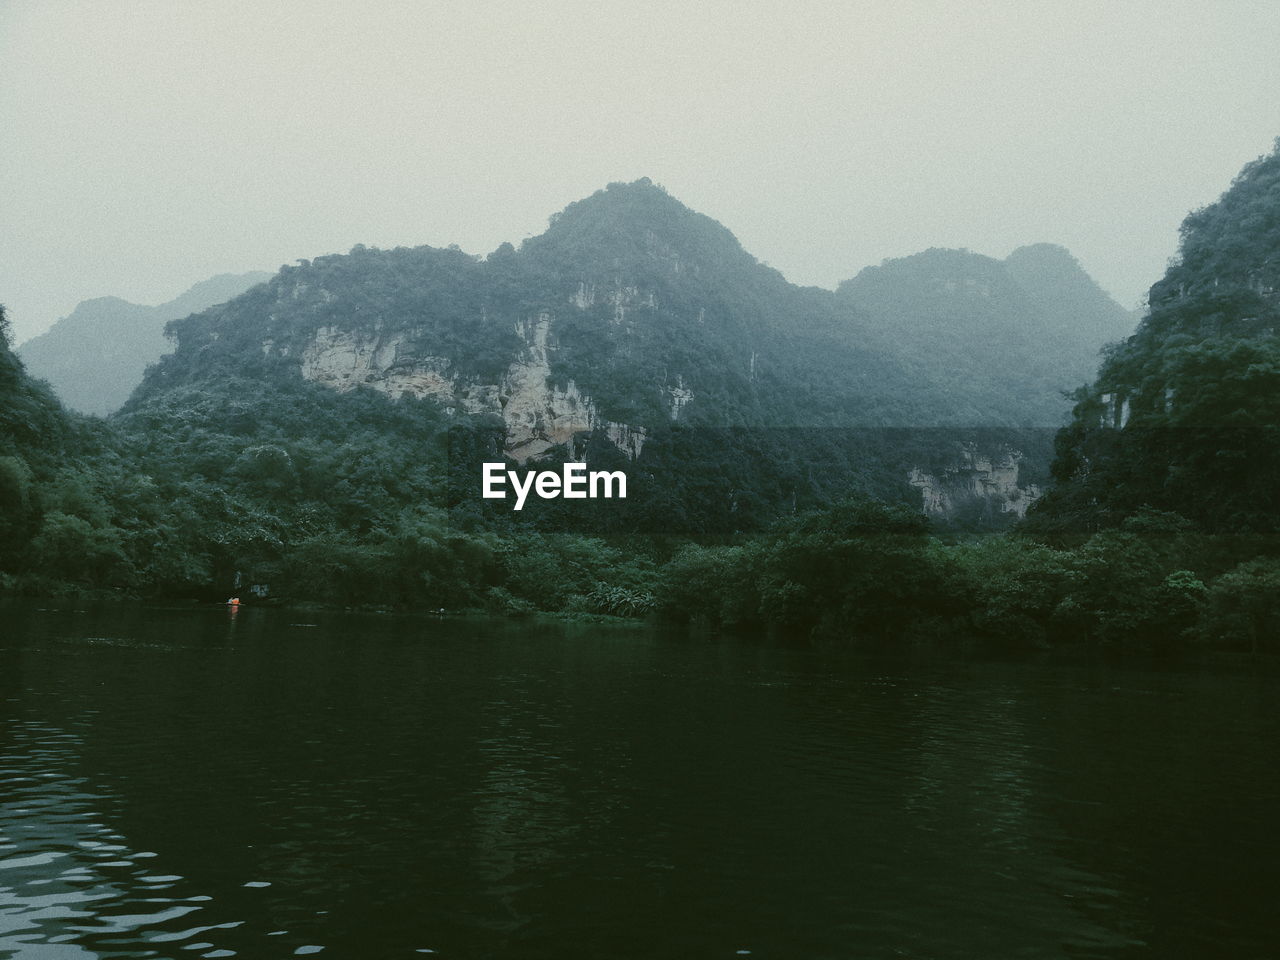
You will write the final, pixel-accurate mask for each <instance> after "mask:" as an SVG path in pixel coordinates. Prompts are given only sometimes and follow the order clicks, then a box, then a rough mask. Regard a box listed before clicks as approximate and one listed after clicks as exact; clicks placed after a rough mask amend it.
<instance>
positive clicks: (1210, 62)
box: [0, 0, 1280, 341]
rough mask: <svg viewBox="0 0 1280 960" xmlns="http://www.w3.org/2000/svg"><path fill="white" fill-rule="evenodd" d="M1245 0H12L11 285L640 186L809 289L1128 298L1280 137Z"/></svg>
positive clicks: (26, 293) (468, 227)
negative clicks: (1188, 219) (1042, 249)
mask: <svg viewBox="0 0 1280 960" xmlns="http://www.w3.org/2000/svg"><path fill="white" fill-rule="evenodd" d="M1278 48H1280V5H1277V4H1276V3H1274V2H1270V0H1263V2H1223V3H1216V4H1203V3H1193V2H1182V0H1179V2H1169V0H1162V2H1129V3H1124V4H1114V3H1110V2H1060V3H1034V2H1023V0H1019V2H1010V3H971V4H960V3H924V2H911V3H907V2H902V0H882V2H857V3H846V2H831V3H807V4H800V5H793V4H782V3H754V4H744V3H701V4H698V5H696V6H691V5H684V4H674V3H670V4H668V3H658V4H618V3H610V2H605V3H600V2H596V3H569V2H555V3H542V4H537V5H534V4H515V3H511V4H501V3H483V4H481V3H467V4H457V3H453V4H447V3H417V2H385V0H375V2H363V3H349V2H348V3H337V2H330V0H324V2H309V3H278V4H271V5H263V4H261V3H256V2H239V0H210V2H208V3H204V4H201V5H198V6H197V5H194V4H174V3H171V2H164V0H131V2H128V3H117V4H106V3H101V2H91V0H83V2H76V0H16V2H15V0H11V2H0V129H3V130H4V147H3V150H2V151H0V196H3V198H4V200H3V203H4V218H3V223H4V230H3V233H2V234H0V302H4V303H6V304H7V305H8V307H9V310H10V315H11V319H12V321H13V326H14V332H15V335H16V339H17V340H18V341H22V340H24V339H26V338H28V337H31V336H33V335H35V334H37V333H39V332H41V331H42V330H43V329H45V328H46V327H48V326H49V325H50V324H51V323H52V322H53V321H54V320H56V319H57V318H58V317H59V316H63V315H65V314H67V313H69V312H70V311H71V309H72V308H73V307H74V306H75V304H76V303H77V302H79V301H80V300H83V299H86V298H89V297H94V296H103V295H116V296H121V297H124V298H126V299H130V300H133V301H135V302H139V303H158V302H161V301H163V300H167V299H170V298H172V297H174V296H175V295H177V294H178V293H180V292H181V291H182V290H184V289H186V288H187V287H189V286H190V285H191V284H193V283H195V282H197V281H199V280H202V279H205V278H207V277H209V276H212V275H214V274H217V273H224V272H242V271H247V270H253V269H268V270H270V269H275V268H276V267H278V266H279V265H280V264H282V263H289V262H293V261H294V260H296V259H298V258H302V257H314V256H317V255H321V254H325V253H332V252H344V251H346V250H348V249H349V248H350V247H351V246H353V245H354V244H356V243H364V244H367V245H371V246H382V247H390V246H396V245H401V244H403V245H417V244H424V243H426V244H432V245H434V246H445V245H447V244H450V243H457V244H459V245H460V246H461V247H462V248H463V249H464V250H467V251H468V252H471V253H477V254H484V253H487V252H489V251H491V250H493V249H494V248H495V247H497V246H498V245H499V244H500V243H502V242H503V241H506V240H510V241H512V242H514V243H517V244H518V243H519V241H520V240H521V239H522V238H524V237H526V236H529V235H532V234H537V233H540V232H541V231H542V230H543V229H544V227H545V225H546V219H547V217H548V216H549V215H550V214H552V213H554V212H555V211H558V210H560V209H561V208H562V207H563V206H564V205H565V204H567V203H569V202H571V201H573V200H575V199H578V198H580V197H583V196H586V195H588V194H590V193H592V192H593V191H595V190H597V189H599V188H600V187H603V186H604V185H605V184H606V183H608V182H610V181H616V180H634V179H636V178H638V177H642V176H648V177H651V178H652V179H653V180H654V181H655V182H657V183H661V184H663V185H664V186H665V187H666V188H667V189H668V190H669V191H670V192H671V193H672V194H673V195H674V196H676V197H677V198H679V199H680V200H681V201H682V202H684V203H685V204H686V205H688V206H690V207H692V208H693V209H695V210H698V211H700V212H702V213H705V214H707V215H709V216H711V217H714V218H715V219H717V220H719V221H720V222H721V223H723V224H724V225H725V226H727V227H728V228H729V229H730V230H732V231H733V232H734V233H735V234H736V235H737V237H738V238H739V240H740V241H741V242H742V244H743V245H744V246H745V247H746V249H747V250H749V251H750V252H751V253H753V254H754V255H755V256H757V257H759V258H760V259H762V260H764V261H766V262H768V263H769V264H771V265H772V266H774V267H776V268H778V269H779V270H781V271H782V272H783V273H784V274H785V275H786V277H787V278H788V279H789V280H791V281H793V282H795V283H801V284H816V285H821V286H826V287H833V286H835V284H836V283H838V282H839V281H840V280H842V279H846V278H848V277H851V276H853V275H854V274H856V273H857V272H858V271H859V270H860V269H861V268H862V267H864V266H867V265H869V264H874V263H879V262H880V261H881V260H883V259H884V258H886V257H897V256H905V255H907V254H911V253H914V252H917V251H919V250H922V249H925V248H927V247H931V246H955V247H961V246H963V247H968V248H970V249H973V250H976V251H978V252H981V253H986V254H989V255H992V256H998V257H1003V256H1005V255H1006V254H1008V253H1009V251H1010V250H1012V249H1013V248H1015V247H1017V246H1019V245H1022V244H1027V243H1034V242H1039V241H1048V242H1053V243H1060V244H1062V245H1064V246H1066V247H1067V248H1069V249H1070V250H1071V252H1072V253H1073V254H1075V255H1076V257H1078V258H1079V259H1080V260H1081V262H1082V264H1083V266H1084V267H1085V269H1086V270H1088V271H1089V272H1090V273H1091V274H1092V275H1093V276H1094V277H1095V278H1096V279H1097V280H1098V281H1099V282H1100V283H1101V284H1102V285H1103V286H1104V287H1105V288H1106V289H1107V290H1108V291H1109V292H1110V293H1112V294H1113V295H1114V296H1115V297H1116V298H1117V299H1118V300H1119V301H1120V302H1121V303H1122V304H1123V305H1125V306H1126V307H1132V306H1134V305H1136V303H1137V302H1138V301H1139V299H1140V297H1141V296H1142V295H1143V293H1144V292H1145V290H1146V288H1147V287H1148V286H1149V285H1150V284H1151V283H1153V282H1154V281H1155V280H1157V279H1158V278H1159V276H1160V274H1161V273H1162V271H1163V269H1164V264H1165V261H1166V259H1167V258H1168V257H1169V256H1171V255H1172V254H1173V252H1174V250H1175V247H1176V240H1177V227H1178V224H1179V222H1180V221H1181V219H1182V218H1183V216H1184V215H1185V214H1186V213H1187V212H1188V211H1189V210H1190V209H1192V208H1195V207H1198V206H1201V205H1203V204H1205V203H1208V202H1210V201H1212V200H1213V199H1215V198H1216V197H1217V196H1218V194H1219V193H1221V191H1222V189H1223V185H1224V184H1225V183H1227V182H1229V181H1230V179H1231V177H1232V176H1233V175H1234V174H1235V173H1236V171H1238V170H1239V168H1240V167H1241V165H1242V164H1243V163H1245V162H1246V161H1248V160H1249V159H1252V158H1253V157H1256V156H1258V155H1259V154H1261V153H1263V152H1265V151H1267V150H1268V149H1269V148H1270V146H1271V144H1272V141H1273V140H1274V138H1275V137H1276V136H1277V135H1278V134H1280V99H1277V97H1276V95H1275V94H1276V91H1277V90H1280V57H1277V56H1276V52H1275V51H1276V50H1277V49H1278Z"/></svg>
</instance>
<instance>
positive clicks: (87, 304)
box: [17, 272, 271, 416]
mask: <svg viewBox="0 0 1280 960" xmlns="http://www.w3.org/2000/svg"><path fill="white" fill-rule="evenodd" d="M270 277H271V274H269V273H263V272H253V273H242V274H230V273H224V274H219V275H218V276H216V277H212V278H210V279H208V280H203V281H201V282H200V283H197V284H196V285H195V286H193V287H192V288H191V289H190V290H188V291H186V292H185V293H183V294H182V295H181V296H179V297H176V298H175V299H173V300H170V301H169V302H168V303H162V304H160V305H159V306H155V307H146V306H142V305H140V304H136V303H130V302H129V301H127V300H121V299H119V298H118V297H98V298H96V299H94V300H85V301H84V302H82V303H80V304H79V305H78V306H77V307H76V308H75V310H73V311H72V312H71V313H70V314H69V315H67V316H66V317H63V318H62V319H61V320H59V321H58V322H57V323H55V324H54V325H53V326H52V327H50V328H49V329H48V330H47V331H45V332H44V333H42V334H40V336H38V337H32V338H31V339H30V340H28V341H27V342H26V343H24V344H22V345H21V346H20V347H19V348H18V350H17V353H18V355H19V356H20V357H21V358H22V360H23V362H24V363H25V364H26V367H27V370H28V372H30V374H31V375H32V376H33V377H37V378H39V379H42V380H47V381H48V382H49V385H50V386H52V387H53V389H54V392H55V393H56V394H57V395H58V397H59V399H60V400H61V401H62V402H63V403H64V404H65V405H66V406H68V407H69V408H71V409H72V410H78V411H80V412H81V413H92V414H97V415H99V416H105V415H107V414H108V413H111V412H112V411H114V410H118V409H119V408H120V407H121V406H122V405H123V404H124V402H125V400H127V399H128V398H129V394H130V393H132V392H133V389H134V387H136V386H137V385H138V384H139V383H141V382H142V373H143V371H144V370H146V368H147V365H148V364H152V363H155V362H156V361H157V360H159V359H160V357H161V356H162V355H164V354H165V353H167V352H168V351H169V350H171V349H172V348H173V345H172V344H171V343H169V342H168V341H166V340H165V336H164V325H165V324H166V323H167V322H168V321H170V320H176V319H177V318H179V317H185V316H187V315H188V314H191V313H195V312H197V311H199V310H204V309H206V308H208V307H211V306H213V305H214V304H215V303H222V302H223V301H224V300H230V299H231V298H232V297H234V296H236V295H238V294H240V293H243V292H244V291H245V290H247V289H249V287H251V286H253V285H254V284H256V283H261V282H263V281H264V280H267V279H269V278H270Z"/></svg>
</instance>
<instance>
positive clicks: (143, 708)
mask: <svg viewBox="0 0 1280 960" xmlns="http://www.w3.org/2000/svg"><path fill="white" fill-rule="evenodd" d="M4 613H6V614H7V618H6V623H7V624H8V630H7V632H6V634H5V635H4V638H3V639H0V783H2V786H0V791H2V792H0V956H14V957H18V958H21V960H46V958H49V960H62V958H69V960H70V958H88V957H112V956H118V957H179V956H181V957H193V956H199V957H230V956H240V957H247V958H258V957H289V956H308V955H317V956H320V957H321V958H323V957H325V956H332V957H357V958H373V960H376V958H381V957H411V956H421V955H424V954H434V955H438V956H442V957H505V956H518V957H522V958H523V957H557V958H566V957H567V958H573V957H591V958H596V957H627V958H637V957H639V958H648V957H653V958H659V957H662V958H669V957H733V956H751V957H755V958H760V957H779V958H780V957H786V958H795V957H813V958H835V957H919V958H926V957H934V958H951V957H956V958H958V957H974V956H982V957H1014V956H1018V957H1062V958H1067V957H1071V958H1077V957H1114V958H1119V957H1124V958H1130V957H1168V956H1239V957H1255V956H1273V955H1278V954H1280V933H1278V931H1277V923H1276V921H1275V920H1274V918H1273V914H1274V912H1275V911H1274V909H1273V908H1274V904H1275V902H1277V897H1276V895H1277V893H1280V890H1277V882H1276V880H1275V871H1274V869H1273V864H1274V863H1275V862H1276V860H1277V856H1278V855H1280V826H1278V825H1277V823H1276V819H1275V811H1276V809H1277V806H1276V801H1277V798H1278V797H1280V772H1278V771H1277V770H1276V769H1275V767H1274V756H1275V748H1276V746H1277V743H1278V741H1280V737H1278V736H1277V734H1278V733H1280V728H1278V724H1277V719H1276V711H1275V710H1274V709H1273V704H1274V703H1275V694H1276V692H1277V684H1276V683H1275V682H1274V681H1273V680H1271V679H1268V678H1255V677H1249V676H1203V675H1200V676H1197V675H1190V674H1180V673H1176V672H1164V673H1152V672H1143V671H1137V670H1119V669H1115V668H1101V667H1078V666H1062V665H1051V664H999V663H964V662H958V661H954V660H950V661H948V660H932V661H930V660H918V661H911V660H903V661H902V662H897V663H887V662H885V661H883V660H880V661H874V660H865V659H855V658H851V657H843V658H842V657H839V656H836V655H833V654H829V653H822V652H815V651H810V650H803V649H788V648H785V647H778V646H771V645H766V644H750V643H740V642H720V641H708V640H706V639H697V638H682V637H673V636H667V635H664V634H662V633H659V632H646V631H641V630H619V629H605V628H599V627H572V628H570V627H556V626H545V625H530V624H518V625H517V624H511V623H507V622H494V623H490V622H457V621H449V620H438V619H434V618H422V619H413V618H400V619H396V618H375V617H355V616H338V615H326V616H324V617H321V618H315V617H313V618H311V619H309V620H307V621H305V622H303V621H300V620H299V619H298V617H297V615H292V616H291V615H288V614H283V613H281V614H275V613H274V612H271V611H262V610H254V609H245V610H241V611H239V612H238V613H236V614H235V615H234V617H232V616H231V615H230V614H228V613H227V612H226V611H223V610H218V611H209V610H189V611H165V610H154V609H147V608H110V609H103V610H90V611H86V612H81V613H74V612H70V611H46V612H40V611H34V610H30V609H26V608H16V607H15V608H9V609H7V610H6V611H4Z"/></svg>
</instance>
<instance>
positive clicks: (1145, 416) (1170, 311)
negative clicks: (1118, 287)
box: [1037, 152, 1280, 534]
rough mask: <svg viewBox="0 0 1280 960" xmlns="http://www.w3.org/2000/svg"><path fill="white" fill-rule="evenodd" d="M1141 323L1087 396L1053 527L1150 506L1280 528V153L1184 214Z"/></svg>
mask: <svg viewBox="0 0 1280 960" xmlns="http://www.w3.org/2000/svg"><path fill="white" fill-rule="evenodd" d="M1148 299H1149V304H1150V308H1149V311H1148V313H1147V315H1146V317H1145V318H1144V319H1143V321H1142V323H1141V325H1140V326H1139V328H1138V330H1137V332H1136V333H1135V334H1134V335H1133V336H1131V337H1129V338H1128V339H1127V340H1125V341H1124V342H1123V343H1120V344H1118V345H1117V346H1116V347H1115V348H1114V349H1113V350H1112V351H1111V352H1110V353H1109V355H1108V356H1107V358H1106V360H1105V362H1104V363H1103V364H1102V367H1101V369H1100V371H1099V372H1098V376H1097V379H1096V380H1095V381H1094V382H1093V383H1092V384H1091V385H1090V386H1089V387H1088V388H1087V389H1084V390H1082V391H1081V392H1080V393H1079V395H1078V396H1077V401H1078V402H1077V404H1076V407H1075V411H1074V415H1073V419H1072V422H1071V425H1070V427H1069V428H1068V429H1067V430H1065V431H1064V432H1063V433H1062V435H1061V436H1060V437H1059V440H1058V454H1057V459H1056V461H1055V463H1054V468H1053V469H1054V475H1055V476H1056V478H1057V480H1058V488H1057V490H1056V491H1055V493H1054V494H1053V496H1052V497H1051V498H1050V499H1049V500H1048V501H1047V502H1046V503H1045V505H1044V508H1043V509H1042V510H1041V511H1040V514H1039V517H1038V518H1037V527H1038V528H1039V529H1043V530H1051V529H1061V530H1063V531H1066V530H1068V529H1071V528H1076V529H1085V530H1088V529H1096V528H1100V527H1106V526H1112V525H1115V524H1117V523H1119V522H1121V521H1122V520H1123V519H1124V518H1126V517H1128V516H1131V515H1132V514H1133V513H1134V512H1135V511H1136V510H1138V509H1139V508H1141V507H1143V506H1148V507H1154V508H1158V509H1161V510H1167V511H1172V512H1175V513H1177V514H1179V515H1181V516H1183V517H1185V518H1188V519H1189V520H1191V521H1193V522H1194V523H1195V524H1196V525H1197V526H1198V527H1199V528H1201V529H1203V530H1206V531H1218V532H1227V531H1234V532H1237V533H1238V532H1245V531H1249V532H1253V533H1272V534H1274V533H1275V532H1277V531H1278V530H1280V508H1278V507H1277V499H1276V489H1277V482H1280V338H1277V328H1278V327H1280V152H1273V153H1271V154H1270V155H1268V156H1266V157H1262V158H1260V159H1259V160H1257V161H1255V162H1253V163H1251V164H1249V165H1248V166H1246V167H1245V168H1244V170H1243V171H1242V172H1241V173H1240V175H1239V176H1238V177H1237V178H1236V180H1235V182H1234V183H1233V184H1232V186H1231V188H1230V189H1229V190H1228V191H1227V192H1226V193H1224V194H1223V196H1222V197H1221V198H1220V199H1219V200H1218V201H1217V202H1216V203H1213V204H1211V205H1209V206H1207V207H1205V208H1203V209H1201V210H1198V211H1196V212H1194V213H1192V214H1191V215H1189V216H1188V217H1187V218H1186V220H1185V221H1184V222H1183V224H1182V237H1181V244H1180V248H1179V254H1178V257H1177V259H1176V260H1175V261H1174V262H1173V264H1172V265H1171V266H1170V267H1169V269H1168V272H1167V273H1166V274H1165V276H1164V278H1163V279H1162V280H1160V281H1159V282H1158V283H1156V284H1155V285H1154V286H1153V287H1152V288H1151V292H1150V295H1149V298H1148Z"/></svg>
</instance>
